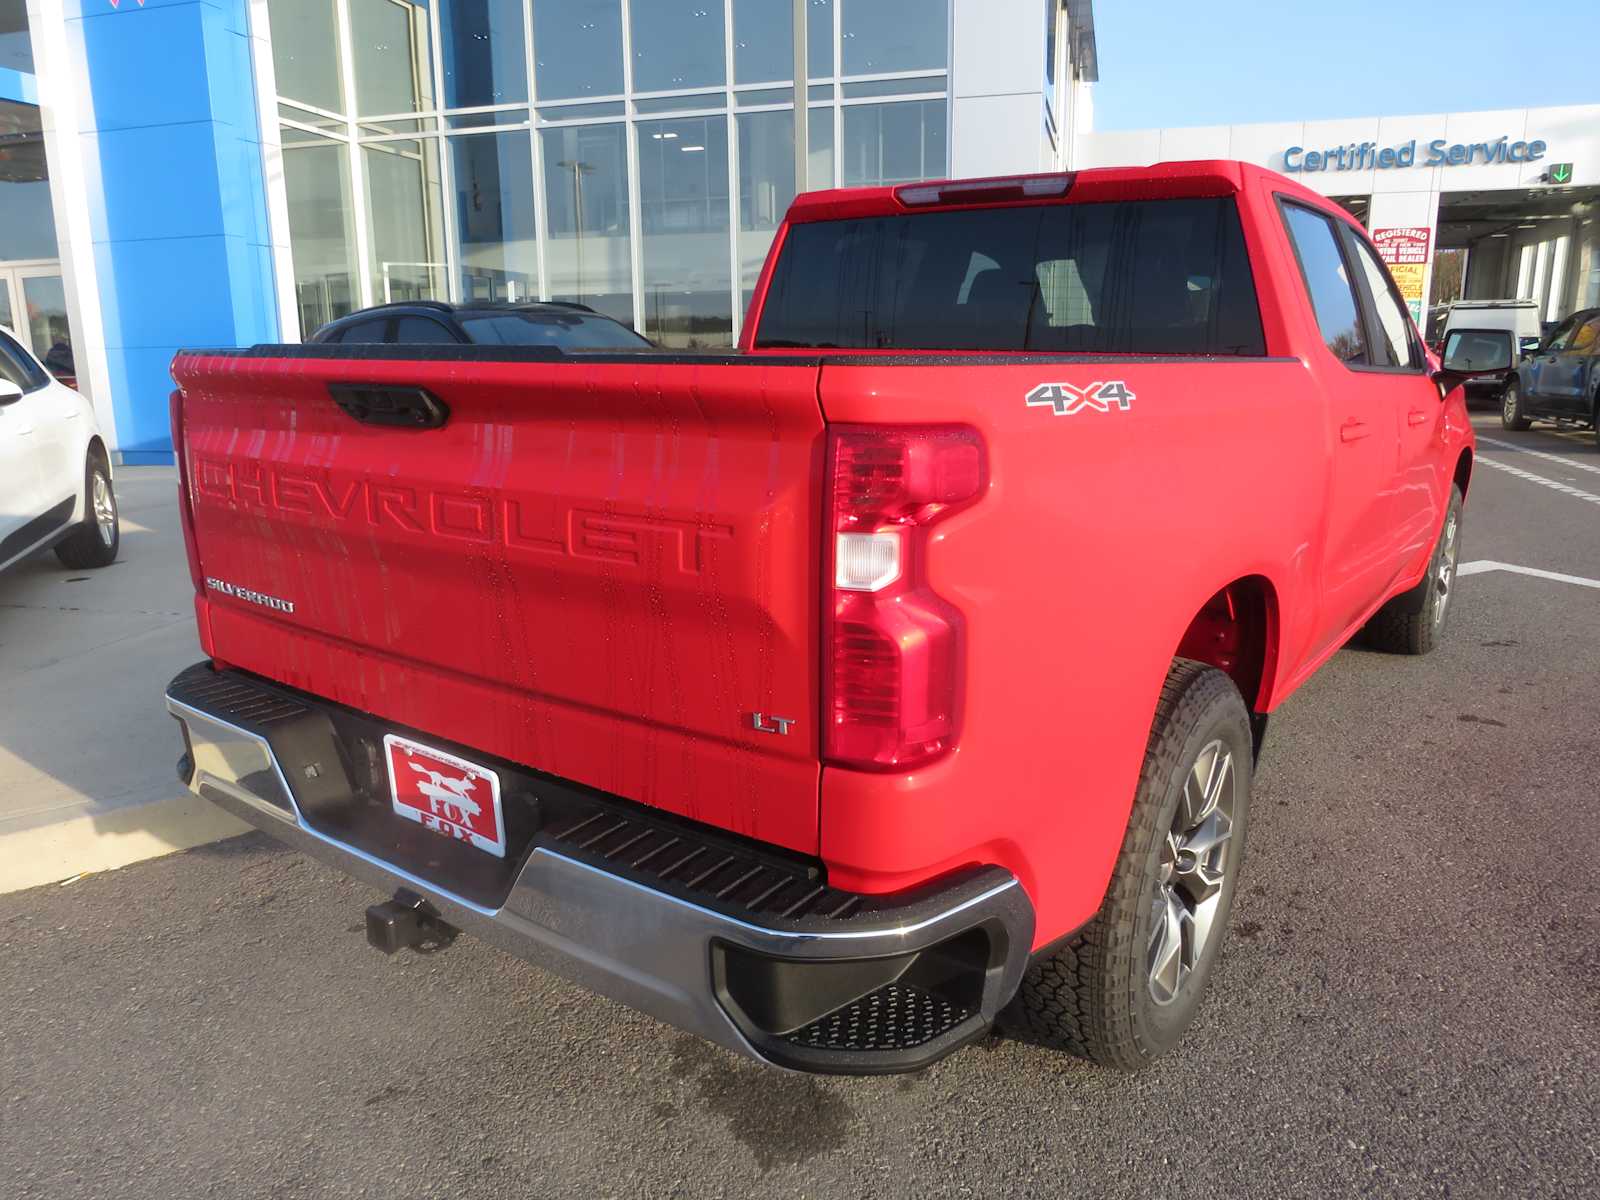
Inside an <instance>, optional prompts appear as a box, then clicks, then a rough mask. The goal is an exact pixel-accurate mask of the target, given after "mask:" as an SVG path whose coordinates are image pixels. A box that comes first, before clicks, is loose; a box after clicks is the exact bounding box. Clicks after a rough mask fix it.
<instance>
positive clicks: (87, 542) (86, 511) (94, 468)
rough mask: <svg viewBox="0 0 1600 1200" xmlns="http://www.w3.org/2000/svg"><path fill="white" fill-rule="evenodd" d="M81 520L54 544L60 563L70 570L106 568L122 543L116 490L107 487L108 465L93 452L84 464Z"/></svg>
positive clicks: (115, 556)
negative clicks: (63, 539)
mask: <svg viewBox="0 0 1600 1200" xmlns="http://www.w3.org/2000/svg"><path fill="white" fill-rule="evenodd" d="M83 491H84V501H83V521H82V522H81V523H80V524H79V525H78V527H77V528H76V529H74V530H73V531H72V532H71V533H70V534H68V535H67V537H66V540H65V541H63V542H61V543H60V544H59V545H57V546H56V557H57V558H59V559H60V560H61V565H62V566H65V567H70V568H72V569H73V570H74V571H83V570H91V569H93V568H95V567H109V566H110V565H111V564H112V563H114V562H116V560H117V550H118V549H119V548H120V547H121V545H122V524H121V521H120V520H119V519H118V517H117V493H116V491H115V489H113V488H112V486H111V465H110V464H109V463H107V462H106V460H105V459H104V458H103V457H102V456H101V455H99V454H95V453H93V452H91V453H90V455H89V461H88V463H87V465H86V466H85V467H84V483H83Z"/></svg>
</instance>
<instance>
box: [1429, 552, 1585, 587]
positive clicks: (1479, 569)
mask: <svg viewBox="0 0 1600 1200" xmlns="http://www.w3.org/2000/svg"><path fill="white" fill-rule="evenodd" d="M1489 571H1510V572H1511V573H1512V574H1514V575H1531V576H1532V577H1533V578H1535V579H1553V580H1554V581H1555V582H1557V583H1571V584H1576V585H1577V586H1578V587H1586V588H1596V589H1600V579H1586V578H1585V577H1584V576H1582V575H1563V574H1562V573H1561V572H1560V571H1545V570H1541V569H1540V568H1538V567H1519V566H1517V564H1516V563H1503V562H1495V561H1494V560H1492V559H1487V558H1480V559H1478V560H1477V561H1475V562H1469V563H1462V564H1461V565H1460V566H1459V567H1457V568H1456V574H1457V575H1458V576H1460V575H1483V574H1485V573H1487V572H1489Z"/></svg>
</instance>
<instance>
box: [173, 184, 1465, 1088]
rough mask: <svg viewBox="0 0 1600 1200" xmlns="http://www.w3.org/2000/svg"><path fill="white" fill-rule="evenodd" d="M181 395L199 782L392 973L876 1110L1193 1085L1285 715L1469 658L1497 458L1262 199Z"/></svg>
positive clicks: (1380, 289)
mask: <svg viewBox="0 0 1600 1200" xmlns="http://www.w3.org/2000/svg"><path fill="white" fill-rule="evenodd" d="M173 374H174V377H175V378H176V380H177V382H178V385H179V388H180V393H179V395H178V396H177V397H176V399H175V409H174V412H175V414H176V420H175V429H176V433H177V445H178V447H179V450H180V455H179V457H180V462H181V465H182V478H183V493H182V495H183V504H182V515H183V525H184V530H185V537H186V543H187V546H188V552H189V556H190V563H191V567H192V573H193V576H194V580H195V586H196V589H197V613H198V617H199V628H200V637H201V642H202V645H203V647H204V650H205V653H206V654H207V655H208V656H209V661H207V662H202V663H199V664H196V665H195V666H194V667H192V668H190V669H188V670H186V671H184V672H183V673H182V674H181V675H179V676H178V677H177V678H176V679H174V680H173V681H172V683H171V685H170V687H169V690H168V693H167V703H168V707H169V709H170V711H171V712H172V713H173V715H174V716H176V717H177V719H178V720H179V722H180V723H181V725H182V726H183V729H184V736H185V739H186V750H185V757H184V758H183V759H182V761H181V763H180V773H181V775H182V777H183V778H184V779H185V780H186V781H187V782H188V783H189V786H190V787H191V788H192V789H193V790H194V791H196V792H197V793H198V794H199V795H201V796H204V797H207V798H209V799H211V800H213V801H215V802H216V803H217V804H219V805H221V806H223V807H224V808H226V809H228V810H229V811H231V812H234V813H237V814H238V815H239V816H241V817H242V818H244V819H245V820H247V821H250V822H252V823H254V824H255V825H257V826H259V827H261V828H263V829H266V830H268V831H269V832H271V833H272V834H273V835H275V836H276V837H278V838H280V839H281V840H283V841H284V842H286V843H288V844H290V845H292V846H296V847H299V848H300V849H302V850H304V851H305V852H307V853H309V854H312V855H314V856H316V857H319V858H322V859H324V860H326V861H328V862H330V863H333V864H335V865H336V866H338V867H339V868H341V869H343V870H345V871H348V872H350V873H352V874H354V875H357V876H359V877H361V878H363V879H366V880H368V881H370V882H371V883H374V884H376V885H378V886H380V887H382V888H385V889H390V890H394V891H395V898H394V899H393V900H391V901H388V902H386V903H384V904H381V905H377V906H374V907H373V908H372V909H371V910H369V911H368V914H367V934H368V938H369V940H370V941H372V942H373V943H374V944H375V945H378V946H380V947H381V948H383V949H386V950H395V949H397V948H399V947H403V946H409V945H419V944H427V943H430V942H431V943H437V942H443V941H446V940H448V938H449V936H450V935H451V931H453V930H455V929H466V930H470V931H472V932H475V933H477V934H479V935H481V936H483V937H484V938H487V939H489V940H491V941H493V942H495V943H496V944H498V945H500V946H502V947H505V948H507V949H509V950H511V951H513V952H516V953H519V954H522V955H525V956H527V957H528V958H530V959H532V960H533V961H535V962H539V963H543V964H545V965H547V966H549V967H551V968H552V969H555V970H558V971H563V972H565V973H567V974H569V975H572V976H573V977H575V978H578V979H581V980H583V981H585V982H586V983H588V984H589V985H590V986H592V987H593V988H595V989H597V990H598V991H601V992H604V993H606V994H608V995H610V996H613V997H616V998H618V999H620V1000H623V1001H625V1002H626V1003H629V1004H631V1005H634V1006H635V1007H637V1008H640V1009H642V1010H644V1011H646V1012H648V1013H651V1014H654V1015H655V1016H657V1017H659V1018H661V1019H662V1020H664V1021H667V1022H670V1023H671V1024H674V1025H677V1026H679V1027H681V1028H683V1029H686V1030H690V1031H692V1032H694V1033H696V1034H699V1035H701V1036H703V1037H706V1038H709V1039H711V1040H712V1041H714V1042H717V1043H719V1044H721V1045H723V1046H725V1047H728V1048H729V1049H731V1050H734V1051H736V1052H739V1053H741V1054H745V1055H748V1056H751V1057H753V1058H755V1059H758V1060H761V1061H764V1062H770V1063H777V1064H782V1065H784V1066H787V1067H792V1068H797V1069H801V1070H810V1071H832V1072H845V1073H872V1072H887V1071H909V1070H915V1069H918V1068H920V1067H923V1066H926V1065H927V1064H928V1063H930V1062H932V1061H934V1060H936V1059H938V1058H940V1057H941V1056H943V1055H945V1054H948V1053H949V1052H951V1051H952V1050H954V1049H955V1048H956V1047H958V1046H960V1045H962V1044H964V1043H966V1042H968V1041H970V1040H972V1039H973V1038H975V1037H978V1036H979V1035H981V1034H982V1033H983V1032H984V1031H985V1030H987V1029H989V1028H990V1027H991V1026H993V1025H994V1024H995V1023H996V1022H997V1021H1000V1022H1004V1023H1005V1024H1006V1026H1007V1027H1009V1028H1012V1029H1015V1030H1019V1031H1022V1032H1023V1033H1024V1034H1025V1035H1026V1036H1027V1037H1029V1038H1032V1039H1034V1040H1037V1041H1041V1042H1043V1043H1045V1044H1048V1045H1051V1046H1054V1047H1058V1048H1060V1049H1063V1050H1068V1051H1072V1052H1075V1053H1078V1054H1083V1055H1087V1056H1088V1057H1090V1058H1092V1059H1094V1060H1096V1061H1098V1062H1100V1063H1104V1064H1108V1065H1110V1066H1114V1067H1119V1068H1130V1069H1131V1068H1134V1067H1137V1066H1139V1065H1141V1064H1143V1063H1145V1062H1148V1061H1149V1060H1150V1059H1152V1058H1154V1057H1155V1056H1156V1055H1158V1054H1159V1053H1161V1052H1162V1051H1164V1050H1166V1049H1168V1048H1170V1047H1171V1046H1173V1045H1174V1044H1175V1043H1176V1042H1177V1041H1178V1039H1179V1038H1180V1037H1181V1036H1182V1034H1183V1032H1184V1030H1185V1028H1186V1027H1187V1026H1188V1025H1189V1023H1190V1021H1191V1019H1192V1018H1193V1016H1194V1014H1195V1010H1196V1006H1197V1005H1198V1003H1199V1001H1200V997H1201V995H1202V993H1203V991H1204V989H1205V985H1206V980H1207V977H1208V976H1209V975H1210V974H1211V972H1212V970H1213V969H1214V967H1215V964H1216V961H1217V954H1218V947H1219V945H1220V944H1221V942H1222V938H1223V930H1224V928H1225V927H1226V925H1227V920H1228V912H1229V908H1230V906H1231V904H1232V900H1233V896H1234V892H1235V888H1236V887H1237V885H1238V880H1239V872H1240V869H1241V863H1242V860H1243V854H1244V841H1245V834H1246V828H1247V825H1248V823H1249V819H1250V806H1251V788H1252V783H1251V781H1252V775H1253V769H1254V762H1255V756H1256V754H1257V753H1258V751H1259V750H1260V747H1261V744H1262V738H1263V736H1264V734H1265V730H1266V724H1267V720H1268V714H1270V713H1271V712H1272V711H1273V710H1274V709H1275V708H1277V707H1278V705H1279V704H1281V703H1282V702H1283V700H1284V699H1285V698H1286V697H1287V696H1288V695H1290V694H1291V693H1292V692H1293V691H1294V690H1295V688H1297V687H1298V686H1299V685H1300V684H1302V683H1303V682H1304V681H1305V680H1306V679H1307V678H1308V677H1310V675H1311V674H1312V673H1313V671H1315V670H1316V668H1317V667H1318V666H1320V665H1321V664H1322V663H1323V662H1325V661H1326V660H1327V659H1328V658H1329V656H1330V655H1332V654H1333V653H1334V652H1335V651H1336V650H1338V648H1339V647H1340V646H1341V645H1343V644H1344V643H1345V642H1346V641H1347V640H1348V639H1350V638H1351V637H1353V636H1355V635H1356V634H1357V633H1358V632H1360V631H1362V630H1365V631H1366V637H1367V639H1368V640H1369V641H1370V642H1371V643H1372V644H1373V645H1375V646H1377V647H1381V648H1383V649H1386V650H1391V651H1395V652H1399V653H1407V654H1422V653H1426V652H1427V651H1429V650H1431V649H1432V648H1433V647H1434V646H1435V644H1436V643H1437V642H1438V640H1439V638H1440V637H1441V636H1442V634H1443V631H1444V629H1445V626H1446V618H1447V616H1448V614H1449V610H1450V605H1451V602H1452V600H1453V598H1454V592H1455V588H1454V582H1455V567H1456V555H1457V550H1458V546H1459V538H1458V534H1459V530H1460V526H1461V514H1462V503H1463V497H1464V496H1465V495H1466V493H1467V489H1468V484H1469V481H1470V478H1471V473H1472V462H1473V447H1474V442H1473V433H1472V429H1471V425H1470V423H1469V421H1468V419H1467V414H1466V410H1465V407H1464V405H1463V403H1462V393H1461V390H1460V388H1458V387H1455V386H1454V385H1455V383H1456V382H1458V378H1459V377H1458V376H1456V375H1455V374H1452V373H1450V372H1444V371H1440V372H1433V371H1430V369H1429V367H1428V365H1427V360H1426V358H1425V355H1424V349H1423V346H1422V342H1421V339H1420V337H1419V335H1418V333H1417V330H1416V328H1415V327H1414V325H1413V324H1412V322H1411V320H1410V318H1409V315H1408V313H1407V311H1406V307H1405V305H1404V303H1403V301H1402V300H1401V298H1400V296H1399V294H1398V293H1397V291H1396V290H1395V288H1394V285H1393V283H1392V281H1391V280H1390V278H1389V274H1388V272H1387V271H1386V270H1385V268H1384V265H1383V263H1382V262H1381V261H1380V260H1379V258H1378V256H1377V254H1376V252H1375V251H1374V250H1373V248H1372V245H1371V243H1370V242H1369V241H1368V240H1367V236H1366V234H1365V233H1364V232H1363V230H1362V228H1361V226H1360V225H1359V224H1357V223H1356V222H1355V221H1354V220H1352V219H1351V218H1350V217H1349V216H1348V215H1347V214H1346V213H1345V212H1344V210H1343V209H1341V208H1340V207H1339V206H1338V205H1336V204H1333V203H1331V202H1329V201H1328V200H1326V199H1324V198H1323V197H1322V196H1320V195H1318V194H1316V193H1314V192H1312V191H1310V190H1308V189H1306V188H1304V187H1301V186H1299V185H1297V184H1295V183H1293V182H1292V181H1290V180H1289V179H1287V178H1285V177H1283V176H1281V175H1277V174H1274V173H1271V172H1268V171H1264V170H1261V169H1259V168H1255V167H1252V166H1248V165H1244V164H1240V163H1234V162H1198V163H1168V164H1163V165H1161V166H1158V167H1151V168H1137V169H1101V170H1090V171H1083V172H1081V173H1078V174H1076V175H1048V176H1032V177H1023V178H1014V179H990V180H976V181H973V180H967V181H959V182H950V183H919V184H910V185H906V186H902V187H894V188H889V187H885V188H870V189H856V190H851V191H844V192H829V193H821V194H816V195H807V196H801V197H799V198H798V199H797V200H795V202H794V204H793V205H792V206H791V208H790V210H789V213H788V215H787V218H786V219H785V221H784V223H783V225H782V227H781V228H780V229H779V231H778V233H777V236H776V239H775V242H774V245H773V249H772V251H771V254H770V256H769V258H768V261H767V264H766V267H765V269H764V271H763V273H762V276H761V279H760V283H759V285H758V287H757V289H756V291H755V295H754V299H753V303H752V305H751V309H750V313H749V316H748V319H747V320H746V322H745V324H744V334H743V342H742V346H741V349H740V350H739V351H738V352H736V353H727V354H722V355H717V356H706V355H693V356H690V355H674V354H658V355H652V356H648V357H640V356H638V355H617V354H605V353H601V354H588V355H583V356H581V357H580V356H577V355H573V356H559V357H552V356H549V355H547V354H543V353H540V354H533V353H530V352H529V351H527V350H526V349H524V348H522V347H511V346H476V347H470V348H460V349H458V350H455V351H453V352H452V353H451V354H450V355H449V356H448V358H441V359H438V360H430V359H428V358H425V357H418V356H417V355H415V354H404V355H401V354H399V353H392V354H390V355H387V356H386V355H384V354H383V353H381V352H377V353H374V352H372V350H371V349H370V348H368V350H367V352H365V353H363V354H362V356H361V357H360V358H359V359H344V358H340V357H337V356H334V355H331V354H330V353H328V352H327V349H325V348H321V347H317V348H309V347H308V348H302V347H296V346H278V347H258V348H255V349H253V350H248V351H242V352H241V351H229V350H218V351H203V350H197V351H191V352H185V353H183V354H180V355H179V356H178V358H177V360H176V362H175V363H174V366H173ZM268 395H270V396H271V397H272V399H273V403H272V404H270V405H264V404H262V403H261V397H262V396H268ZM1339 786H1340V785H1339V783H1338V781H1336V780H1330V782H1329V787H1330V790H1336V789H1337V788H1338V787H1339ZM1240 1019H1241V1020H1243V1019H1245V1018H1243V1017H1241V1018H1240ZM454 1035H455V1036H471V1031H463V1030H458V1031H455V1034H454Z"/></svg>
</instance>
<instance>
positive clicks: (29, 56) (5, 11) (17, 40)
mask: <svg viewBox="0 0 1600 1200" xmlns="http://www.w3.org/2000/svg"><path fill="white" fill-rule="evenodd" d="M0 71H21V72H22V73H23V74H24V75H32V74H33V73H34V70H33V41H32V39H31V38H30V37H29V36H28V5H27V3H26V0H0Z"/></svg>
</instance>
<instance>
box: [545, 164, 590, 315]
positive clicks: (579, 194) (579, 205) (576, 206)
mask: <svg viewBox="0 0 1600 1200" xmlns="http://www.w3.org/2000/svg"><path fill="white" fill-rule="evenodd" d="M556 166H558V167H560V168H562V169H563V170H566V171H571V172H572V207H573V210H574V219H575V220H576V222H577V226H578V303H579V304H582V303H583V177H584V176H585V175H593V174H594V173H595V172H596V171H598V170H599V169H600V168H599V167H597V166H595V165H594V164H593V163H587V162H584V161H582V160H581V159H576V158H563V159H561V160H560V161H558V162H557V163H556Z"/></svg>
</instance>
